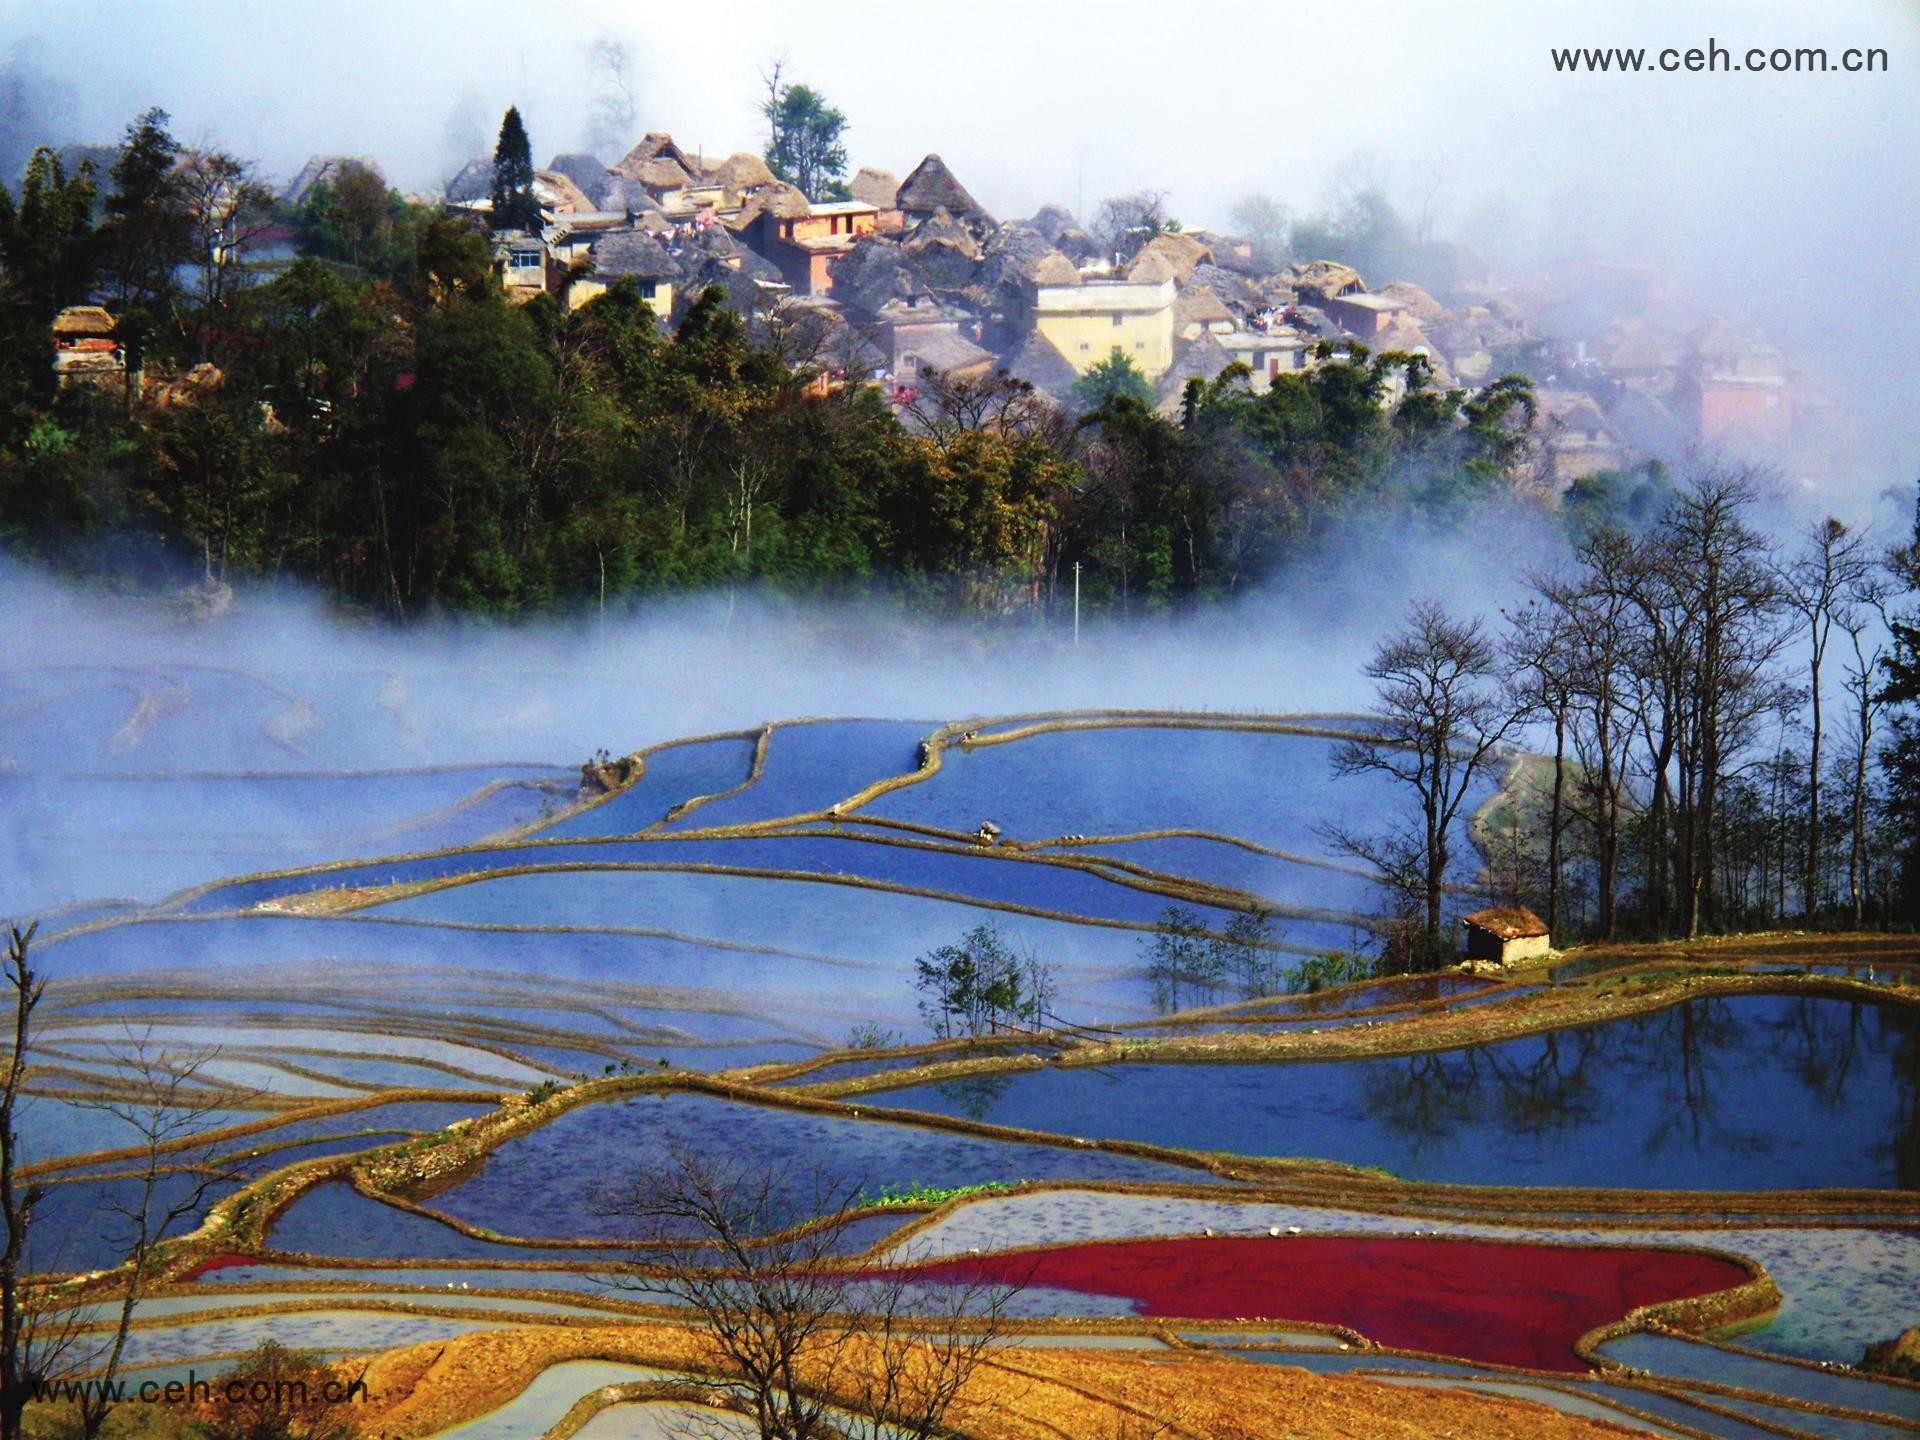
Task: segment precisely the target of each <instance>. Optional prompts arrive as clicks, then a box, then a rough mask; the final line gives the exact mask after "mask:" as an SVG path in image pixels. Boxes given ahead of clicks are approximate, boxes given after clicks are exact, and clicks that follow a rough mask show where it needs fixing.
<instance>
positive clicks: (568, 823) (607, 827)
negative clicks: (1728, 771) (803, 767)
mask: <svg viewBox="0 0 1920 1440" xmlns="http://www.w3.org/2000/svg"><path fill="white" fill-rule="evenodd" d="M646 766H647V768H646V772H645V773H644V774H643V775H641V777H640V778H639V779H638V780H637V781H635V782H634V783H633V784H632V785H630V786H628V787H627V788H626V789H625V790H622V791H621V792H620V793H619V794H618V795H616V796H614V797H613V798H612V799H611V800H608V801H605V802H604V803H602V804H599V805H596V806H594V807H593V808H592V809H591V810H588V811H586V812H585V813H584V814H580V815H575V816H572V817H571V818H569V819H566V820H562V821H560V822H559V823H558V824H556V825H551V826H549V827H547V828H546V829H544V830H542V831H541V832H540V833H541V835H542V836H546V837H555V838H558V837H562V836H565V837H579V836H586V835H631V834H633V833H634V832H636V831H639V830H644V829H646V828H647V827H648V826H649V825H655V824H658V823H659V822H660V821H662V820H664V819H665V818H666V815H667V811H669V810H670V809H672V808H673V807H674V806H675V805H678V804H680V803H682V802H683V801H687V800H691V799H693V798H694V797H695V796H696V795H718V794H720V793H721V792H723V791H726V790H731V789H732V788H733V787H734V786H736V785H738V784H739V783H740V782H741V781H743V780H745V779H746V778H747V775H748V772H749V771H750V770H751V769H752V767H753V742H752V741H751V740H702V741H697V742H695V743H693V744H688V745H669V746H668V747H666V748H665V749H663V750H656V751H655V752H654V753H653V754H651V755H649V756H647V757H646Z"/></svg>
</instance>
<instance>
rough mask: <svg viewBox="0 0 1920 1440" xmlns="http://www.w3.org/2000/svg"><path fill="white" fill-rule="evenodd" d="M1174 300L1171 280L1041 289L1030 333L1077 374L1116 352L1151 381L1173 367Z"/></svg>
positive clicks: (1090, 282)
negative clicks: (1052, 349)
mask: <svg viewBox="0 0 1920 1440" xmlns="http://www.w3.org/2000/svg"><path fill="white" fill-rule="evenodd" d="M1173 298H1174V284H1173V280H1172V278H1171V277H1168V278H1166V279H1163V280H1152V281H1136V280H1087V281H1083V282H1081V283H1080V284H1077V285H1041V286H1038V287H1036V289H1035V291H1034V301H1033V328H1034V330H1035V331H1036V332H1037V333H1038V334H1039V335H1040V337H1041V338H1042V339H1044V340H1045V341H1046V342H1047V343H1048V344H1049V345H1051V346H1052V347H1053V348H1054V349H1055V350H1057V351H1059V352H1060V355H1061V358H1062V359H1064V360H1065V361H1066V362H1067V363H1068V364H1069V365H1071V366H1072V367H1073V368H1074V370H1075V372H1076V373H1078V374H1081V375H1084V374H1086V373H1087V371H1088V370H1090V369H1092V368H1093V367H1094V366H1095V365H1097V364H1099V363H1100V362H1101V361H1102V360H1105V359H1106V358H1107V357H1108V356H1109V355H1111V354H1112V353H1113V352H1114V351H1115V350H1116V349H1117V350H1119V351H1120V353H1121V354H1123V355H1125V356H1126V357H1127V358H1128V359H1129V360H1131V361H1133V363H1134V364H1135V365H1137V366H1139V367H1140V370H1141V372H1142V373H1143V374H1145V375H1146V377H1147V378H1148V379H1149V380H1152V379H1155V378H1157V377H1159V376H1161V375H1164V374H1165V373H1166V372H1167V370H1168V369H1169V368H1170V367H1171V366H1172V364H1173Z"/></svg>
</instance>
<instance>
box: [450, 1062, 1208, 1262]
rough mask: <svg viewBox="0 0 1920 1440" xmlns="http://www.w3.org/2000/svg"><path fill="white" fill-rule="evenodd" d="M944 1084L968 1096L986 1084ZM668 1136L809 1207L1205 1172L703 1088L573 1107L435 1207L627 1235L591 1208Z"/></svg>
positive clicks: (521, 1223) (491, 1160)
mask: <svg viewBox="0 0 1920 1440" xmlns="http://www.w3.org/2000/svg"><path fill="white" fill-rule="evenodd" d="M990 1089H991V1087H990V1086H988V1087H987V1088H986V1089H985V1090H982V1089H975V1090H972V1091H967V1090H962V1089H956V1088H954V1087H951V1086H950V1087H949V1093H951V1094H952V1095H953V1096H954V1097H955V1100H956V1103H958V1104H959V1105H961V1106H964V1105H966V1104H967V1103H969V1101H968V1097H969V1095H973V1096H976V1097H977V1096H979V1095H982V1094H986V1093H989V1092H990ZM671 1146H698V1147H699V1151H700V1153H701V1154H702V1155H705V1156H709V1157H726V1158H729V1159H732V1160H735V1161H738V1162H744V1163H749V1164H765V1163H773V1164H775V1165H777V1166H780V1167H782V1168H783V1169H784V1170H785V1171H786V1172H787V1179H788V1181H789V1185H790V1187H791V1191H792V1195H791V1203H792V1204H794V1205H795V1206H796V1207H799V1208H802V1209H804V1208H806V1207H807V1206H809V1205H811V1204H812V1203H813V1202H814V1201H815V1200H816V1199H818V1198H819V1197H818V1195H817V1193H816V1191H817V1189H818V1186H817V1185H816V1183H815V1182H816V1179H827V1180H831V1181H834V1182H838V1183H839V1184H840V1185H842V1186H850V1187H864V1188H865V1189H866V1190H868V1191H869V1192H870V1193H878V1192H879V1190H880V1189H881V1188H882V1187H884V1186H895V1187H907V1186H911V1185H914V1184H921V1185H936V1186H953V1185H976V1184H981V1183H983V1182H987V1181H1004V1182H1011V1181H1017V1180H1054V1179H1060V1180H1065V1179H1082V1180H1158V1181H1161V1182H1171V1183H1175V1184H1181V1183H1185V1184H1194V1183H1202V1184H1204V1183H1207V1182H1208V1181H1209V1180H1210V1179H1211V1177H1210V1176H1209V1175H1208V1174H1207V1173H1206V1172H1205V1171H1199V1170H1188V1169H1186V1168H1185V1167H1182V1166H1175V1165H1164V1164H1160V1163H1157V1162H1155V1161H1151V1160H1138V1159H1134V1158H1132V1157H1129V1156H1122V1155H1109V1154H1106V1153H1105V1152H1103V1151H1099V1150H1091V1149H1076V1148H1070V1147H1061V1146H1054V1145H1020V1144H1007V1143H1004V1142H1000V1141H995V1140H984V1139H980V1138H978V1137H975V1136H972V1135H959V1134H954V1133H952V1132H949V1131H944V1130H933V1129H926V1128H923V1127H920V1126H917V1125H895V1124H886V1123H881V1122H873V1121H865V1120H854V1119H850V1118H842V1117H840V1116H837V1115H819V1114H811V1113H808V1112H805V1111H799V1110H787V1109H784V1108H779V1107H773V1106H764V1105H746V1104H740V1103H737V1102H734V1101H729V1100H721V1099H717V1098H715V1097H712V1096H708V1095H684V1094H669V1095H638V1096H633V1097H631V1098H629V1099H625V1100H619V1101H610V1102H606V1103H603V1104H598V1105H583V1106H580V1107H578V1108H576V1109H574V1110H570V1111H568V1112H567V1113H566V1114H564V1115H562V1116H560V1117H559V1118H558V1119H556V1120H554V1121H552V1122H551V1123H549V1124H547V1125H544V1126H542V1127H541V1128H540V1129H538V1130H535V1131H533V1132H532V1133H531V1134H527V1135H522V1136H519V1137H517V1138H515V1139H513V1140H509V1141H508V1142H507V1143H506V1144H504V1145H502V1146H501V1147H500V1148H499V1149H498V1150H496V1151H495V1152H494V1153H493V1154H492V1155H491V1156H489V1157H488V1158H487V1160H486V1161H485V1163H484V1164H483V1165H482V1166H481V1168H480V1170H479V1172H478V1173H477V1174H475V1175H474V1176H473V1177H472V1178H471V1179H468V1180H466V1181H465V1182H463V1183H462V1184H460V1185H457V1186H455V1187H454V1188H452V1189H450V1190H447V1191H443V1192H442V1193H441V1194H439V1195H437V1196H435V1197H434V1198H433V1200H432V1201H431V1202H429V1203H431V1204H432V1205H433V1206H434V1207H435V1208H436V1209H439V1210H444V1211H445V1212H446V1213H447V1214H449V1215H453V1216H457V1217H458V1218H460V1219H462V1220H466V1221H468V1222H470V1223H472V1224H475V1225H484V1226H487V1227H489V1228H491V1229H495V1230H499V1231H501V1232H503V1233H511V1234H518V1235H528V1236H535V1237H538V1238H541V1239H571V1238H575V1237H594V1236H600V1235H619V1234H623V1233H627V1232H626V1231H625V1230H624V1229H623V1225H622V1222H621V1221H619V1220H618V1219H617V1218H610V1217H602V1216H599V1215H596V1214H595V1213H594V1212H595V1210H596V1208H598V1197H599V1196H600V1195H601V1194H602V1192H604V1191H606V1190H607V1187H609V1186H612V1187H615V1188H616V1189H617V1187H618V1186H619V1185H620V1184H621V1183H622V1182H623V1181H627V1182H630V1181H631V1180H632V1179H633V1178H634V1177H636V1176H638V1175H639V1174H640V1173H641V1172H643V1171H644V1170H646V1169H648V1168H650V1167H653V1166H658V1165H660V1164H662V1163H663V1162H666V1161H667V1160H668V1154H669V1147H671Z"/></svg>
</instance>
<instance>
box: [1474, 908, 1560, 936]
mask: <svg viewBox="0 0 1920 1440" xmlns="http://www.w3.org/2000/svg"><path fill="white" fill-rule="evenodd" d="M1460 923H1461V924H1463V925H1471V926H1473V927H1474V929H1476V930H1485V931H1486V932H1487V933H1488V934H1490V935H1494V936H1497V937H1499V938H1500V939H1502V940H1524V939H1529V938H1531V937H1532V936H1535V935H1545V934H1546V933H1547V924H1546V922H1545V921H1544V920H1542V919H1541V918H1540V917H1539V916H1538V915H1536V914H1534V913H1533V911H1531V910H1529V909H1527V907H1526V906H1524V905H1495V906H1492V907H1490V908H1488V909H1486V910H1476V911H1474V912H1473V914H1471V915H1466V916H1463V917H1462V918H1461V921H1460Z"/></svg>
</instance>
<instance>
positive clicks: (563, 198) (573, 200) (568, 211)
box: [533, 170, 596, 215]
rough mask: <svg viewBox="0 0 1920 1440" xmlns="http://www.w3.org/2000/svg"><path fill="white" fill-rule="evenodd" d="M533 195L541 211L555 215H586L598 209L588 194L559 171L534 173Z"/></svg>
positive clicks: (537, 171) (538, 171)
mask: <svg viewBox="0 0 1920 1440" xmlns="http://www.w3.org/2000/svg"><path fill="white" fill-rule="evenodd" d="M533 194H534V198H535V199H536V200H538V201H539V202H540V208H541V209H543V210H550V211H552V212H553V213H554V214H555V215H585V214H589V213H591V212H592V211H593V210H594V209H595V208H596V207H595V205H594V203H593V200H592V199H591V197H589V196H588V194H587V192H586V191H584V190H582V189H581V188H580V187H579V186H578V185H576V184H574V183H573V181H572V180H570V179H568V178H567V177H566V176H565V175H562V174H561V173H560V172H559V171H558V170H536V171H534V172H533Z"/></svg>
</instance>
